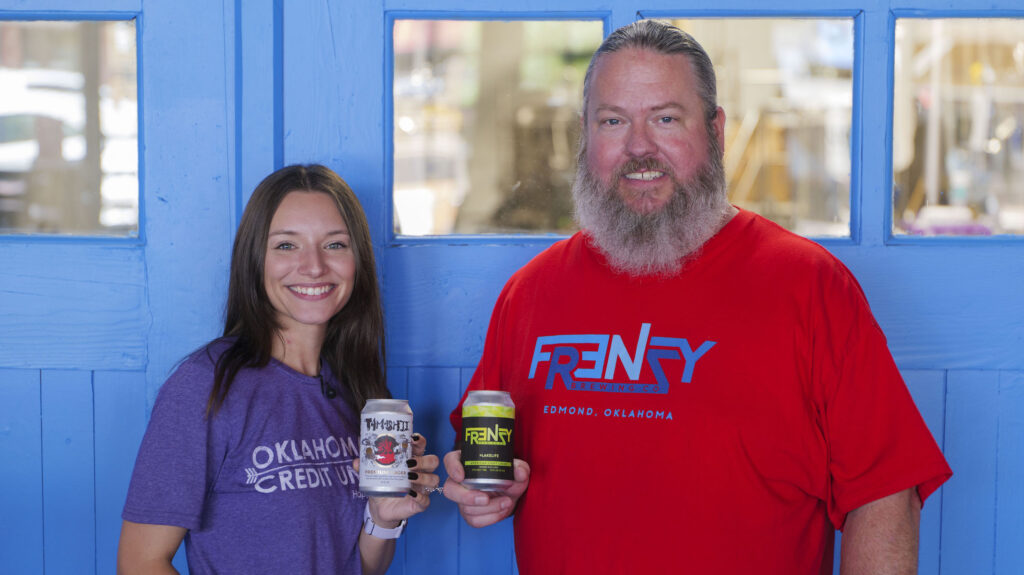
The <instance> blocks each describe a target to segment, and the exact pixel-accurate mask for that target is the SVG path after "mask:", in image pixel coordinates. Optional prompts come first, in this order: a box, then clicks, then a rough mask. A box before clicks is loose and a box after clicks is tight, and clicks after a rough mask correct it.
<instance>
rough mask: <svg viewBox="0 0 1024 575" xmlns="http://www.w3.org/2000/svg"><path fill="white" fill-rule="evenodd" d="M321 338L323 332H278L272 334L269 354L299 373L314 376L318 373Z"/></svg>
mask: <svg viewBox="0 0 1024 575" xmlns="http://www.w3.org/2000/svg"><path fill="white" fill-rule="evenodd" d="M323 340H324V338H323V333H319V334H296V333H293V332H287V333H285V332H278V333H277V334H276V335H275V336H274V345H273V347H272V348H271V350H270V355H271V356H272V357H273V358H274V359H276V360H278V361H280V362H281V363H283V364H285V365H287V366H288V367H290V368H292V369H294V370H295V371H297V372H299V373H303V374H305V375H308V376H310V377H316V376H317V375H320V350H321V347H322V346H323Z"/></svg>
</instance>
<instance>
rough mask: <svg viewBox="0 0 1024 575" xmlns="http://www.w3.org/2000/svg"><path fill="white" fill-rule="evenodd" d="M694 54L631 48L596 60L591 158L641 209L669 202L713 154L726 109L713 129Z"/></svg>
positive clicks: (590, 105) (589, 123)
mask: <svg viewBox="0 0 1024 575" xmlns="http://www.w3.org/2000/svg"><path fill="white" fill-rule="evenodd" d="M697 88H698V84H697V80H696V77H695V76H694V74H693V69H692V66H691V64H690V61H689V59H688V58H687V57H686V56H684V55H681V54H676V55H666V54H658V53H655V52H652V51H649V50H642V49H634V48H630V49H625V50H621V51H619V52H612V53H610V54H605V55H603V56H601V57H600V60H598V62H597V63H596V64H595V66H594V71H593V79H592V84H591V87H590V93H589V95H588V96H589V101H588V102H587V110H586V125H585V126H584V127H583V128H584V130H585V133H586V140H587V141H586V146H587V148H586V163H587V165H588V166H589V168H590V170H591V175H592V176H593V177H594V178H595V179H597V180H598V181H599V182H601V183H602V184H603V185H604V187H606V188H608V189H612V190H615V192H616V193H617V194H618V195H619V197H620V198H621V199H622V201H623V203H624V204H625V205H626V206H627V207H628V208H629V209H631V210H632V211H634V212H635V213H637V214H651V213H654V212H657V211H659V210H660V209H662V208H664V207H665V205H666V204H668V202H669V200H670V199H671V197H672V195H673V194H674V193H675V190H677V189H679V188H680V186H679V183H680V182H684V183H685V182H688V181H690V180H692V179H693V177H694V176H695V175H696V174H697V172H698V171H699V170H700V169H701V168H702V167H704V166H705V165H706V163H707V161H708V149H709V147H708V138H709V137H717V138H719V144H720V145H719V147H718V149H722V146H721V144H722V138H721V134H722V133H723V130H722V128H723V127H724V122H725V115H724V113H723V112H722V110H721V108H719V109H718V110H717V111H716V116H715V118H714V120H712V123H713V125H714V126H715V127H716V134H714V136H711V135H709V134H708V130H707V128H706V125H707V124H706V122H705V117H704V107H703V104H702V102H701V99H700V96H699V95H698V91H697Z"/></svg>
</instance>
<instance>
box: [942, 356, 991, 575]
mask: <svg viewBox="0 0 1024 575" xmlns="http://www.w3.org/2000/svg"><path fill="white" fill-rule="evenodd" d="M948 386H949V389H948V392H947V393H948V396H947V409H946V442H945V445H946V450H945V451H946V458H947V459H948V460H949V464H950V466H951V467H952V468H953V478H952V479H950V480H949V482H948V483H946V485H944V486H943V491H944V493H943V498H942V523H943V527H944V529H943V530H942V563H941V573H942V574H943V575H954V574H959V573H978V572H983V573H984V572H991V571H992V569H993V562H994V557H995V541H996V533H995V524H996V474H997V467H998V464H997V462H998V455H999V454H998V448H997V445H998V440H999V437H998V435H999V431H998V429H999V426H998V413H999V373H998V372H995V371H963V372H952V373H950V374H949V380H948Z"/></svg>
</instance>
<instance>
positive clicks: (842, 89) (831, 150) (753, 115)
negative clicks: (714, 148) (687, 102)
mask: <svg viewBox="0 0 1024 575" xmlns="http://www.w3.org/2000/svg"><path fill="white" fill-rule="evenodd" d="M672 23H673V24H675V25H676V26H678V27H679V28H681V29H683V30H685V31H687V32H689V33H690V34H692V35H693V37H694V38H696V39H697V41H698V42H700V43H701V44H702V45H703V46H704V49H705V50H707V52H708V55H709V56H711V61H712V62H714V64H715V71H716V73H717V76H718V104H719V105H720V106H721V107H722V108H723V109H724V110H725V117H726V121H725V169H726V180H727V182H728V185H729V199H730V201H731V202H732V203H733V204H735V205H737V206H740V207H742V208H745V209H748V210H751V211H754V212H757V213H759V214H761V215H762V216H765V217H766V218H768V219H770V220H773V221H774V222H776V223H778V224H779V225H781V226H783V227H785V228H786V229H789V230H791V231H794V232H796V233H798V234H801V235H805V236H815V237H822V236H849V235H850V124H851V119H852V117H853V113H852V110H853V109H852V103H853V73H852V71H853V20H852V19H770V18H763V19H762V18H757V19H749V18H747V19H744V18H728V19H717V18H716V19H703V18H702V19H692V20H672Z"/></svg>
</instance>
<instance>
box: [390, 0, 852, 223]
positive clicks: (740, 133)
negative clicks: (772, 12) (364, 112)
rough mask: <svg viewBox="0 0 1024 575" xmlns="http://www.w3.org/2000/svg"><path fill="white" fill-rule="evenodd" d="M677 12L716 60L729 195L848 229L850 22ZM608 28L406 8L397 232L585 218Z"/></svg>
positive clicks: (788, 216)
mask: <svg viewBox="0 0 1024 575" xmlns="http://www.w3.org/2000/svg"><path fill="white" fill-rule="evenodd" d="M673 23H674V24H676V25H678V26H679V27H680V28H682V29H684V30H686V31H688V32H690V33H691V34H693V35H694V36H695V37H696V38H697V40H698V41H700V42H702V44H703V45H704V47H705V48H706V49H707V50H708V53H709V54H710V55H711V58H712V61H713V62H715V66H716V70H717V74H718V94H719V103H720V104H721V105H722V106H723V107H724V108H725V110H726V116H727V118H728V120H727V122H726V172H727V177H728V183H729V189H730V199H731V200H732V201H733V203H736V204H737V205H740V206H742V207H744V208H747V209H751V210H754V211H757V212H759V213H761V214H762V215H765V216H766V217H768V218H770V219H772V220H775V221H776V222H778V223H780V224H782V225H783V226H785V227H787V228H789V229H791V230H794V231H796V232H798V233H802V234H804V235H813V236H848V235H849V211H850V210H849V205H850V199H849V195H850V193H849V190H850V184H849V181H850V123H851V115H852V114H851V110H852V108H851V105H852V104H851V103H852V94H853V81H852V73H851V71H852V67H853V21H852V20H851V19H817V20H810V19H806V20H805V19H798V20H794V19H733V18H730V19H694V20H674V21H673ZM600 40H601V26H600V24H599V23H597V22H571V23H566V22H429V21H399V22H396V25H395V188H394V193H395V212H396V214H395V222H396V224H395V228H396V232H397V233H399V234H407V235H421V234H446V233H453V232H454V233H486V232H515V231H527V232H556V233H568V232H571V231H573V230H574V229H575V226H574V224H573V223H572V200H571V195H570V193H569V189H570V186H571V183H572V178H573V177H574V171H575V157H574V155H575V148H576V140H577V137H578V113H579V112H578V110H579V103H580V102H579V101H580V99H581V97H582V94H581V89H582V87H581V84H582V78H583V74H584V72H585V70H586V66H587V64H588V63H589V60H590V57H591V56H592V54H593V52H594V50H595V49H596V48H597V46H598V45H599V44H600ZM542 86H547V88H543V89H542ZM478 118H479V119H481V121H476V120H477V119H478ZM483 119H486V121H483Z"/></svg>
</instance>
